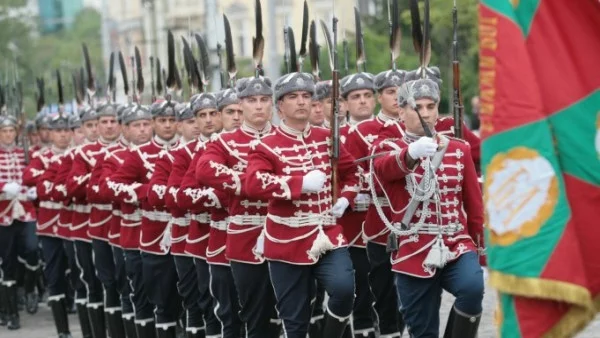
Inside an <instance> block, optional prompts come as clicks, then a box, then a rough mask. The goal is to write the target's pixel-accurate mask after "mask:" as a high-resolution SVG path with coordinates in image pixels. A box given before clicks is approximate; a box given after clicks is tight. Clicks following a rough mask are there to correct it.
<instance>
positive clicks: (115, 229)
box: [92, 141, 142, 247]
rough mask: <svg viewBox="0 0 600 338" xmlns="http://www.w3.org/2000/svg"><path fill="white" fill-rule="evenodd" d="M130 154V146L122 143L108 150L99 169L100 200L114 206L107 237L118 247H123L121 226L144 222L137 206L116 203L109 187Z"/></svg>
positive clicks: (138, 224)
mask: <svg viewBox="0 0 600 338" xmlns="http://www.w3.org/2000/svg"><path fill="white" fill-rule="evenodd" d="M128 152H129V146H128V145H127V144H126V143H124V142H123V141H120V142H119V143H118V144H117V145H116V146H115V147H111V148H109V149H108V150H107V152H106V156H105V157H104V161H103V162H102V165H101V167H100V168H99V170H100V171H101V172H100V178H99V179H98V198H101V199H102V201H103V202H109V201H110V202H112V205H113V210H112V218H111V220H110V224H109V229H108V235H107V236H108V241H109V242H110V244H111V245H114V246H118V247H120V246H121V224H122V223H123V225H124V226H126V227H139V226H140V224H141V222H142V216H141V213H140V212H139V210H138V208H137V205H135V204H129V203H120V202H118V201H116V200H115V197H114V196H115V195H114V192H113V190H112V189H110V188H109V187H108V179H109V178H110V176H111V175H112V174H114V173H115V172H117V170H118V169H119V168H120V167H121V165H122V164H123V159H124V157H125V155H126V154H127V153H128ZM92 175H93V174H92ZM92 188H93V186H92ZM123 215H124V217H123Z"/></svg>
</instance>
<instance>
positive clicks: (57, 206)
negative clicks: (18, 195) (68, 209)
mask: <svg viewBox="0 0 600 338" xmlns="http://www.w3.org/2000/svg"><path fill="white" fill-rule="evenodd" d="M40 208H45V209H50V210H60V209H62V208H63V204H62V203H57V202H50V201H42V202H40Z"/></svg>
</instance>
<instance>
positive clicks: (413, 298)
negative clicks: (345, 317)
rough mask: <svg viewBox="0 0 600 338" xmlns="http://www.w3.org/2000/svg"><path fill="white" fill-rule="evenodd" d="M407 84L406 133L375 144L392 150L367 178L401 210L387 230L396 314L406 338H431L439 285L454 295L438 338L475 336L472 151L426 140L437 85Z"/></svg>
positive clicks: (439, 138)
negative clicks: (371, 177) (380, 186)
mask: <svg viewBox="0 0 600 338" xmlns="http://www.w3.org/2000/svg"><path fill="white" fill-rule="evenodd" d="M406 87H407V93H406V98H407V100H406V102H407V104H406V106H405V109H404V110H403V111H402V119H403V121H404V126H405V135H404V136H403V137H402V138H401V139H397V140H387V141H383V142H381V143H380V144H379V146H378V149H376V150H375V151H376V152H379V151H381V150H383V151H385V150H393V152H392V153H390V154H388V155H384V156H382V157H380V158H377V159H375V161H374V172H373V173H372V174H373V175H377V178H378V179H379V180H381V181H382V182H383V185H384V188H385V189H386V191H387V192H388V194H389V196H391V200H390V203H391V204H392V205H393V207H394V210H399V211H398V212H396V213H394V214H393V215H392V218H391V226H390V228H391V229H392V231H393V233H394V236H392V237H391V238H393V239H395V238H396V237H395V236H397V239H395V252H393V253H392V258H391V264H392V270H393V271H394V273H395V285H396V290H397V295H398V297H399V303H401V304H402V306H401V309H400V310H401V311H402V314H403V316H404V320H405V321H406V324H407V326H408V328H409V331H410V333H411V336H415V337H437V336H438V327H439V307H440V293H441V292H442V287H443V288H444V289H445V290H447V291H448V292H450V293H452V294H453V295H454V296H455V297H456V301H455V304H454V308H453V310H452V312H451V315H450V318H449V322H448V325H447V328H446V333H445V335H444V337H450V338H453V337H456V338H458V337H465V338H469V337H475V336H476V333H477V328H478V326H479V320H480V315H481V311H482V304H481V303H482V299H483V289H484V287H483V273H482V269H481V266H480V264H479V261H478V254H477V251H478V250H479V249H480V248H478V246H479V243H477V244H476V243H475V241H476V239H480V238H483V237H482V234H483V202H482V196H481V191H480V189H479V183H478V181H477V172H476V170H475V165H474V164H473V161H471V156H470V155H471V154H470V152H471V150H470V147H469V145H468V144H467V143H466V142H465V141H462V140H458V139H454V138H451V137H447V136H443V135H439V134H435V135H434V136H433V138H430V137H426V136H424V135H425V128H426V127H428V128H429V129H430V130H432V131H433V130H434V129H433V127H434V125H435V122H436V120H437V117H438V105H439V99H440V93H439V89H438V86H437V85H436V84H435V82H433V81H431V80H429V79H420V80H416V81H411V82H409V83H408V84H407V85H406ZM418 114H420V115H421V117H422V118H423V120H424V121H425V125H422V124H421V122H420V120H419V115H418ZM436 181H437V183H436ZM409 237H410V238H411V240H407V239H408V238H409ZM477 242H479V241H477Z"/></svg>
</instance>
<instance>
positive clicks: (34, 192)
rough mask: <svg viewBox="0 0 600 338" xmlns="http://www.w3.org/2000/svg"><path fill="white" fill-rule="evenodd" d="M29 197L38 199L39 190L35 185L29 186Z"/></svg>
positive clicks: (31, 199)
mask: <svg viewBox="0 0 600 338" xmlns="http://www.w3.org/2000/svg"><path fill="white" fill-rule="evenodd" d="M26 195H27V199H28V200H30V201H33V200H36V199H37V190H36V189H35V187H33V188H29V189H27V193H26Z"/></svg>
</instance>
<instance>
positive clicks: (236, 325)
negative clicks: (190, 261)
mask: <svg viewBox="0 0 600 338" xmlns="http://www.w3.org/2000/svg"><path fill="white" fill-rule="evenodd" d="M238 83H239V82H238ZM228 93H229V94H228ZM232 94H235V92H233V91H230V92H225V93H223V94H221V97H222V98H225V99H226V100H232V99H235V100H237V96H235V97H232V96H230V95H232ZM236 95H237V94H236ZM193 106H194V107H193V109H194V110H196V111H197V113H196V114H197V115H198V116H200V120H201V121H202V120H204V119H203V118H202V116H213V115H214V116H219V114H218V110H217V98H216V97H215V96H214V95H213V94H210V93H203V94H201V95H200V96H199V97H198V98H196V100H194V103H193ZM220 116H221V119H220V121H219V122H218V124H219V126H221V125H222V126H223V129H224V132H230V131H233V130H235V126H236V125H237V123H235V120H234V119H228V118H225V122H226V123H227V124H223V122H224V121H223V119H222V117H223V115H220ZM205 126H206V125H205ZM209 130H210V129H209ZM214 138H215V136H212V137H211V139H214ZM209 142H210V141H209ZM205 147H206V145H204V147H202V148H201V149H199V150H198V152H197V153H196V154H195V155H194V158H193V159H192V162H191V163H190V166H189V168H188V171H187V172H186V174H185V177H184V179H183V181H182V183H181V187H180V189H179V194H178V196H180V197H181V198H178V200H179V205H180V207H183V208H187V209H190V210H194V212H195V214H196V218H197V225H198V229H197V230H200V231H199V232H198V233H197V234H194V238H198V237H197V235H200V234H203V236H202V237H204V238H207V240H202V241H200V240H197V242H198V243H196V244H192V243H194V241H193V240H190V239H188V243H187V245H186V251H190V252H196V255H195V256H196V257H197V259H196V261H195V262H196V269H197V271H198V281H199V285H200V287H201V289H202V288H204V287H205V284H204V283H205V279H206V276H207V275H209V274H210V280H209V281H208V282H209V284H208V285H207V286H208V289H209V290H210V294H211V295H212V297H213V299H214V301H215V315H216V316H217V319H218V320H219V322H221V327H222V330H221V331H220V332H221V334H222V335H223V337H224V338H225V337H239V336H240V335H241V330H242V322H241V320H240V318H239V315H238V313H239V300H238V294H237V290H236V288H235V284H234V281H233V276H232V274H231V269H230V266H229V260H228V259H227V256H226V254H225V249H226V241H227V223H228V216H229V214H228V212H227V202H228V200H227V198H226V195H225V194H224V193H223V192H221V191H220V190H216V189H213V188H205V187H204V186H203V185H202V184H200V182H199V180H198V179H197V176H196V168H197V163H198V162H199V161H200V159H201V158H202V156H203V155H204V152H205V149H206V148H205ZM204 210H206V211H208V214H207V215H204V213H203V212H204ZM203 217H207V218H203ZM206 225H209V229H206ZM207 230H208V233H207V232H206V231H207ZM191 231H192V229H190V236H191V235H192V233H191ZM202 237H200V238H202ZM190 244H192V245H190ZM201 247H204V250H205V251H204V253H198V249H199V248H201ZM202 255H205V261H204V260H202V258H201V257H202ZM201 293H202V291H201ZM203 310H204V311H206V310H207V309H203ZM207 325H208V324H207ZM207 329H208V328H207ZM207 333H208V332H207Z"/></svg>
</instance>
